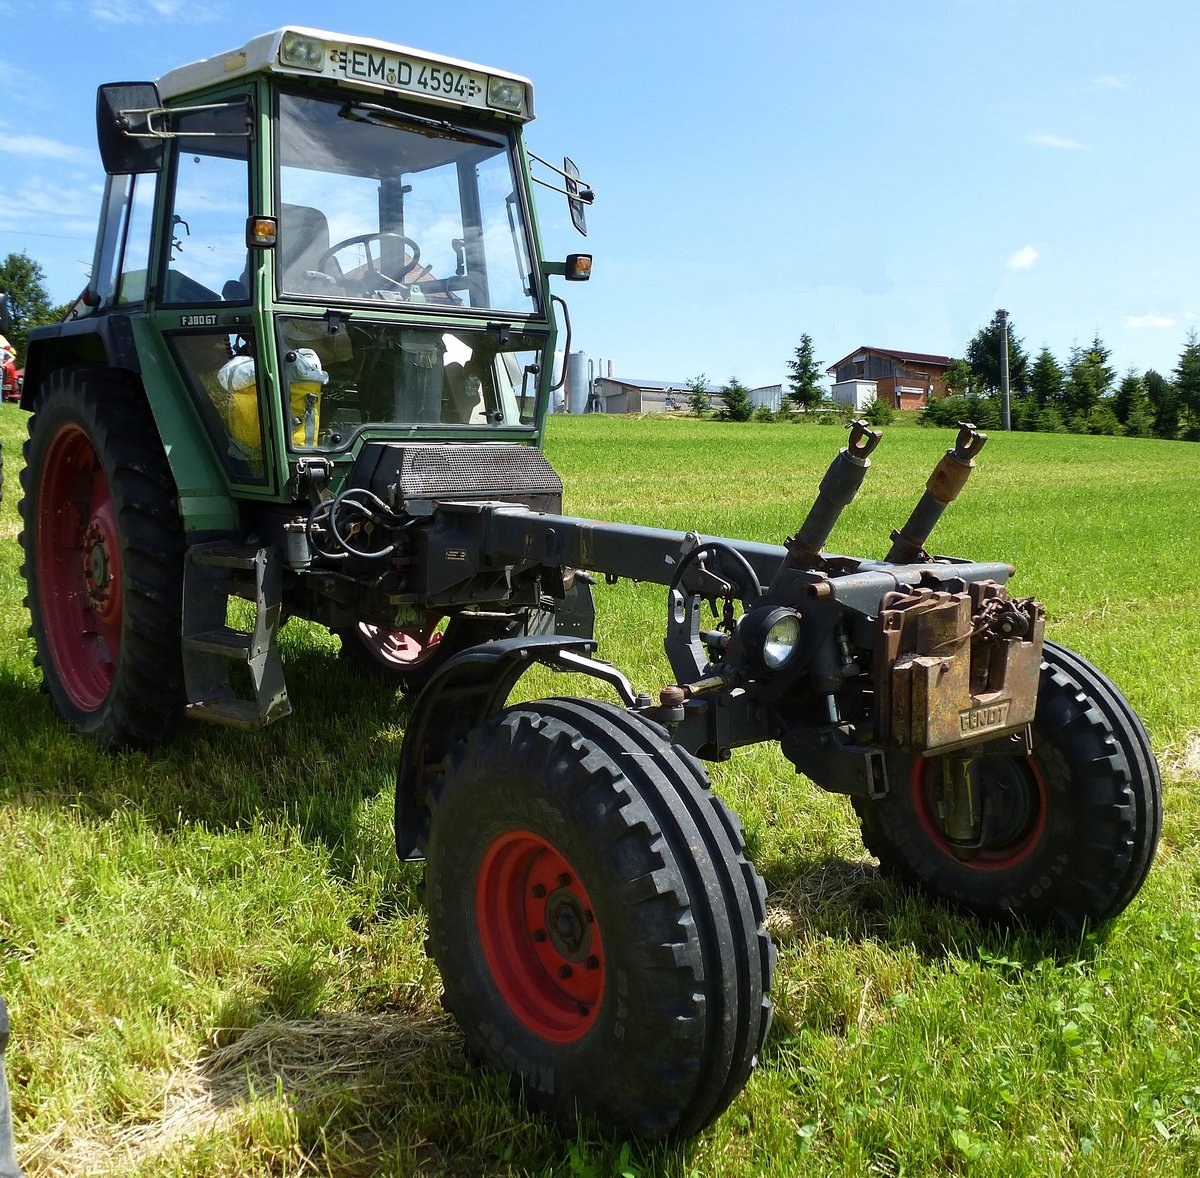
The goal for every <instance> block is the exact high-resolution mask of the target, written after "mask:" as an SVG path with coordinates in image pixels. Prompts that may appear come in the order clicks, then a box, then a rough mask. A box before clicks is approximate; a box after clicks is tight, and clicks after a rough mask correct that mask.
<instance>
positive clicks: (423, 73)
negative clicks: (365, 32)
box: [324, 45, 487, 107]
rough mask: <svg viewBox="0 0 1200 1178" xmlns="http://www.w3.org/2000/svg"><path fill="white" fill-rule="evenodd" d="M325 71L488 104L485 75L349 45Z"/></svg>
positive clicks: (332, 53) (340, 49)
mask: <svg viewBox="0 0 1200 1178" xmlns="http://www.w3.org/2000/svg"><path fill="white" fill-rule="evenodd" d="M324 72H325V73H326V75H328V76H329V77H335V78H346V79H348V80H350V81H353V82H369V83H372V84H374V85H376V86H387V87H389V88H391V89H394V90H406V91H408V92H410V93H413V94H423V95H425V96H427V97H429V98H440V99H443V100H446V101H450V102H460V103H463V104H464V105H466V106H477V107H484V106H486V104H487V78H486V76H485V75H483V74H477V73H475V72H474V71H473V70H464V69H455V68H452V67H450V66H443V65H436V64H434V63H432V62H428V61H418V60H416V59H415V58H410V57H402V56H400V55H399V54H395V53H387V52H385V51H383V50H379V49H365V48H362V47H360V46H349V45H345V46H340V47H338V48H334V49H331V50H330V52H329V56H328V58H327V59H326V64H325V71H324Z"/></svg>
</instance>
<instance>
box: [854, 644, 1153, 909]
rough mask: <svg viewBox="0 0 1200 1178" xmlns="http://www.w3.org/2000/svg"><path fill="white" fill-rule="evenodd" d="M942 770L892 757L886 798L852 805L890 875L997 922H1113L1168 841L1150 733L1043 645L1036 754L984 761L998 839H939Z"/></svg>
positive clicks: (1116, 695)
mask: <svg viewBox="0 0 1200 1178" xmlns="http://www.w3.org/2000/svg"><path fill="white" fill-rule="evenodd" d="M940 765H941V759H940V758H936V757H933V758H928V759H927V758H922V757H915V758H913V757H908V758H904V757H899V756H897V757H895V758H894V759H893V761H892V764H891V766H890V768H891V769H892V787H891V790H890V792H889V793H888V794H887V795H886V796H885V797H883V798H881V799H878V800H868V799H861V798H856V799H854V808H855V810H856V811H857V812H858V816H859V818H860V820H861V822H862V834H863V842H864V843H865V844H866V847H867V849H868V850H869V851H870V852H871V853H872V854H873V855H875V856H876V857H877V858H878V859H879V862H880V866H881V867H882V868H883V870H884V871H885V872H887V873H889V874H892V875H894V876H896V877H898V878H899V879H901V880H903V881H904V882H905V883H908V884H911V885H913V886H915V887H918V888H920V889H921V890H923V891H925V892H927V893H928V894H930V895H931V896H933V897H935V898H936V899H939V900H944V901H947V902H949V903H953V904H957V905H959V906H961V907H964V908H967V909H969V910H971V911H973V912H975V913H977V914H978V915H980V916H983V917H986V918H992V919H1003V918H1007V917H1019V918H1021V919H1024V920H1027V921H1029V922H1031V923H1035V924H1045V923H1057V924H1060V925H1062V926H1064V927H1066V928H1069V929H1078V928H1079V927H1081V926H1082V925H1083V924H1085V923H1088V924H1092V925H1095V924H1100V923H1103V922H1104V921H1107V920H1111V919H1112V918H1113V917H1114V916H1116V915H1117V914H1118V913H1119V912H1121V911H1122V909H1124V908H1125V907H1126V905H1127V904H1128V903H1129V902H1130V901H1131V900H1132V899H1133V897H1134V896H1135V895H1136V894H1137V892H1138V889H1139V888H1140V887H1141V886H1142V884H1143V882H1144V881H1145V879H1146V875H1147V873H1148V872H1149V870H1150V864H1151V863H1152V862H1153V859H1154V852H1155V849H1156V847H1157V846H1158V839H1159V833H1160V831H1161V828H1162V779H1161V777H1160V775H1159V769H1158V764H1157V763H1156V761H1155V759H1154V756H1153V754H1152V752H1151V750H1150V742H1149V739H1148V737H1147V736H1146V730H1145V728H1144V727H1143V726H1142V722H1141V720H1139V719H1138V717H1137V715H1136V714H1135V713H1134V711H1133V709H1132V708H1131V707H1130V706H1129V704H1128V703H1127V702H1126V700H1125V698H1124V697H1123V696H1122V695H1121V693H1120V692H1119V691H1118V690H1117V688H1116V687H1115V686H1114V685H1113V683H1112V682H1111V681H1110V680H1109V679H1108V678H1106V677H1105V676H1104V675H1103V674H1101V672H1100V671H1098V670H1097V669H1096V668H1095V667H1093V666H1092V665H1091V664H1090V663H1088V662H1087V661H1086V660H1085V659H1083V658H1081V657H1080V656H1079V655H1077V654H1074V653H1073V652H1072V651H1069V650H1066V649H1065V648H1063V647H1061V646H1058V645H1056V644H1055V643H1052V642H1047V643H1046V644H1045V649H1044V653H1043V661H1042V672H1041V682H1040V685H1039V688H1038V702H1037V713H1036V715H1035V717H1034V721H1033V752H1032V754H1031V755H1030V756H1029V757H1026V758H1021V757H1004V756H990V757H978V758H976V759H975V760H974V761H972V762H971V763H970V771H971V772H972V773H973V774H976V775H978V776H977V780H978V781H979V782H980V783H981V789H982V795H983V803H982V810H983V812H984V813H985V815H988V817H989V825H988V829H989V831H990V836H989V838H988V839H986V840H985V841H984V843H983V845H981V846H979V847H977V848H974V849H972V850H970V851H964V850H963V849H961V848H955V847H954V846H953V845H952V844H951V843H950V842H949V840H948V839H947V838H946V837H945V836H944V833H943V830H942V827H941V821H940V818H939V815H938V810H937V805H936V800H935V795H936V790H937V779H938V776H939V774H940Z"/></svg>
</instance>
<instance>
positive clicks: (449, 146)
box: [277, 94, 538, 315]
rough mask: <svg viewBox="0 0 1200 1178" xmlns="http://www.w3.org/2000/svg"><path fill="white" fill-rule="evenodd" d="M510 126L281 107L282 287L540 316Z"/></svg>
mask: <svg viewBox="0 0 1200 1178" xmlns="http://www.w3.org/2000/svg"><path fill="white" fill-rule="evenodd" d="M513 148H514V142H513V139H512V137H511V133H510V132H509V131H508V130H507V129H491V128H489V129H487V130H480V129H477V128H475V127H473V126H472V127H468V126H465V125H463V126H451V125H450V124H448V123H445V122H443V121H441V120H440V119H437V118H431V117H429V116H428V115H415V114H409V113H406V112H403V111H399V110H395V109H392V108H389V107H383V106H378V105H375V104H374V103H368V102H358V101H347V100H345V99H322V98H312V97H306V96H299V95H292V94H283V95H281V96H280V99H279V153H278V154H279V201H280V204H279V246H278V255H277V257H278V267H279V278H278V282H279V288H280V293H281V294H284V295H298V296H300V297H302V298H315V299H320V300H321V301H322V302H329V301H331V300H335V299H336V300H339V301H340V300H343V299H352V300H358V299H368V300H383V301H386V302H394V303H429V304H434V305H438V304H440V305H442V306H443V307H446V306H459V307H465V308H481V309H487V310H502V311H509V312H513V313H516V314H520V315H531V314H534V313H536V312H537V309H538V308H537V304H536V301H535V294H534V290H533V284H532V281H531V271H532V268H533V267H532V263H531V257H530V250H529V239H528V232H527V229H526V225H525V216H524V212H523V210H522V206H521V202H520V199H519V197H518V186H517V184H516V180H515V173H514V168H513V156H514V153H513Z"/></svg>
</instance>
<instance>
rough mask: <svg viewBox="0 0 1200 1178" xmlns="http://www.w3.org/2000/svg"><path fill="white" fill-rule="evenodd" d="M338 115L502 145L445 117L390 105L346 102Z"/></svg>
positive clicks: (378, 124) (373, 123) (485, 145)
mask: <svg viewBox="0 0 1200 1178" xmlns="http://www.w3.org/2000/svg"><path fill="white" fill-rule="evenodd" d="M338 117H339V118H343V119H351V120H353V121H354V122H356V123H370V124H371V125H372V126H375V127H393V128H395V127H424V128H426V129H428V130H430V131H436V132H437V133H438V134H439V135H444V136H445V137H446V138H448V139H459V140H461V141H462V142H463V143H478V144H479V145H480V146H481V147H503V146H504V141H503V140H501V139H490V138H488V137H487V136H485V135H478V134H476V133H475V132H474V131H465V130H463V128H462V127H456V126H455V125H454V124H453V123H448V122H446V120H445V119H427V118H425V117H424V116H423V115H414V114H409V113H408V112H407V111H403V110H393V109H392V108H391V107H390V106H376V105H375V104H374V103H371V102H347V103H346V104H345V105H344V106H343V107H342V109H341V110H339V111H338Z"/></svg>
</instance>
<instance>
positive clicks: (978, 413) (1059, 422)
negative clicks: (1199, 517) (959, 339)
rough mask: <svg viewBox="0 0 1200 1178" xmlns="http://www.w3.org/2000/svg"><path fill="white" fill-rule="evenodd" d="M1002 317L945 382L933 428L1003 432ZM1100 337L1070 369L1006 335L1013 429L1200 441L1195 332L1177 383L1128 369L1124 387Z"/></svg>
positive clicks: (1082, 347)
mask: <svg viewBox="0 0 1200 1178" xmlns="http://www.w3.org/2000/svg"><path fill="white" fill-rule="evenodd" d="M1002 348H1003V324H1002V320H1001V313H1000V312H999V311H997V312H996V314H995V315H994V316H993V317H992V321H991V322H990V323H988V324H987V325H986V326H985V327H982V328H980V330H979V331H978V332H977V333H976V334H975V336H974V338H973V339H972V340H971V342H970V343H969V344H968V345H967V351H966V355H965V356H964V357H963V358H962V359H960V360H955V361H954V364H953V365H952V366H951V369H950V372H949V373H948V374H947V378H946V385H947V388H948V389H949V391H950V396H949V397H947V398H945V399H944V400H940V401H935V402H934V403H933V404H932V405H930V406H929V408H928V409H927V410H926V411H925V418H926V419H927V420H928V421H930V423H931V424H938V425H945V424H952V423H953V422H955V421H958V420H962V419H963V418H964V417H965V418H967V419H969V420H971V421H974V422H975V423H976V424H977V425H981V426H984V427H988V428H995V427H996V426H998V425H999V424H1000V418H1001V406H1000V360H1001V351H1002ZM1110 355H1111V353H1110V351H1109V349H1108V348H1107V347H1105V345H1104V341H1103V340H1101V339H1100V337H1099V335H1097V336H1095V337H1094V338H1093V339H1092V340H1091V342H1090V343H1088V344H1077V345H1075V346H1074V347H1073V348H1072V349H1071V351H1070V354H1069V355H1068V356H1067V357H1066V359H1065V361H1064V362H1061V363H1060V361H1059V360H1058V359H1057V358H1056V357H1055V356H1054V354H1053V353H1052V352H1051V351H1050V349H1049V348H1047V347H1043V348H1042V350H1041V351H1040V352H1039V353H1038V354H1037V356H1036V357H1034V358H1033V359H1032V360H1031V359H1030V357H1029V353H1028V352H1027V351H1026V350H1025V348H1024V346H1023V344H1022V341H1021V339H1020V337H1019V336H1017V335H1016V333H1015V332H1014V331H1013V330H1012V325H1011V322H1010V324H1009V332H1008V369H1009V390H1010V402H1009V403H1010V421H1011V424H1012V428H1013V429H1015V430H1038V431H1040V432H1043V433H1076V434H1110V435H1125V436H1127V437H1132V438H1150V437H1157V438H1185V439H1187V440H1189V441H1193V442H1194V441H1200V338H1198V337H1197V335H1196V332H1195V331H1190V332H1189V333H1188V335H1187V340H1186V342H1185V344H1184V347H1183V351H1182V352H1181V353H1180V356H1179V361H1178V363H1177V364H1176V366H1175V368H1174V370H1173V372H1172V373H1171V375H1170V376H1169V377H1168V376H1164V375H1163V374H1162V373H1160V372H1156V371H1155V370H1154V369H1148V370H1147V371H1145V372H1141V373H1139V372H1138V371H1137V370H1136V369H1133V368H1131V369H1129V370H1128V371H1127V372H1126V373H1124V375H1122V376H1121V377H1120V378H1119V379H1118V376H1117V373H1116V370H1115V369H1114V368H1113V367H1112V366H1111V365H1110V364H1109V363H1108V361H1109V357H1110Z"/></svg>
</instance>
